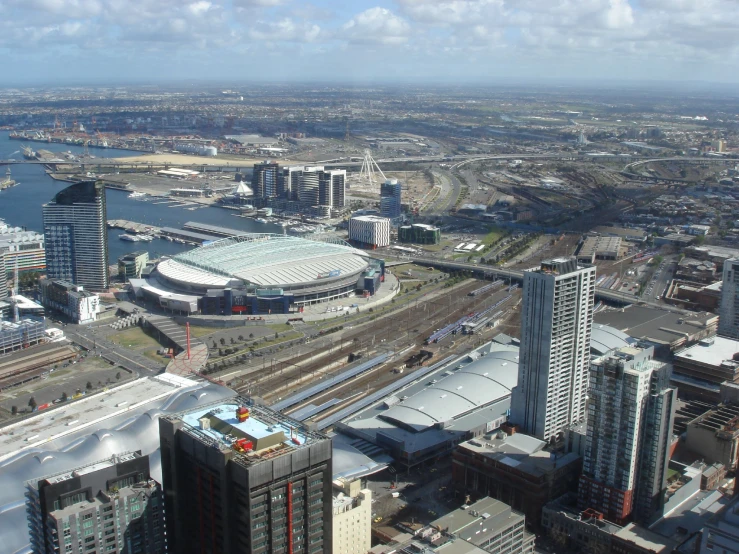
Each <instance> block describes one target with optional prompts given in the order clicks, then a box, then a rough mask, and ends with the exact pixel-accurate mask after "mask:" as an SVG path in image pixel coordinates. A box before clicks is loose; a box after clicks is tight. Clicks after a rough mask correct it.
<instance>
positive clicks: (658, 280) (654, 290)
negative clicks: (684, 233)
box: [642, 256, 677, 302]
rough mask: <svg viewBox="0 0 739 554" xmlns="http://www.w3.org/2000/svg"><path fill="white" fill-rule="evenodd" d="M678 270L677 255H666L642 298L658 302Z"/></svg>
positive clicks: (647, 284)
mask: <svg viewBox="0 0 739 554" xmlns="http://www.w3.org/2000/svg"><path fill="white" fill-rule="evenodd" d="M676 271H677V257H676V256H665V258H664V260H662V263H661V264H660V265H659V267H657V269H656V270H655V272H654V275H652V278H651V279H650V280H649V282H648V283H646V287H645V288H644V294H643V295H642V300H646V301H649V302H656V301H657V299H658V298H662V296H664V293H665V289H667V287H668V285H669V284H670V282H671V281H672V279H673V277H674V276H675V272H676Z"/></svg>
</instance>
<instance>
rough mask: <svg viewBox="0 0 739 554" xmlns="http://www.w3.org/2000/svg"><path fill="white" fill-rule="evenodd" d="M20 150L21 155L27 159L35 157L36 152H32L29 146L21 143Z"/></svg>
mask: <svg viewBox="0 0 739 554" xmlns="http://www.w3.org/2000/svg"><path fill="white" fill-rule="evenodd" d="M21 152H23V157H24V158H26V159H27V160H35V159H36V152H34V151H33V149H32V148H31V147H30V146H26V145H24V144H21Z"/></svg>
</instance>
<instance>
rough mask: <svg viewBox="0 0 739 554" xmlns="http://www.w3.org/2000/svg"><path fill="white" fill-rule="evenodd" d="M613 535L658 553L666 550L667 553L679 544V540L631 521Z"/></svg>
mask: <svg viewBox="0 0 739 554" xmlns="http://www.w3.org/2000/svg"><path fill="white" fill-rule="evenodd" d="M613 536H614V537H618V538H619V539H622V540H625V541H629V542H631V543H633V544H635V545H637V546H640V547H641V548H644V549H646V550H649V551H651V552H656V553H662V552H664V553H665V554H667V553H669V552H672V551H673V549H674V548H676V547H677V545H678V543H677V541H674V540H672V539H668V538H666V537H663V536H662V535H658V534H657V533H655V532H653V531H650V530H649V529H647V528H645V527H641V526H639V525H636V524H634V523H629V524H628V525H627V526H626V527H623V528H622V529H621V530H619V531H616V533H614V535H613Z"/></svg>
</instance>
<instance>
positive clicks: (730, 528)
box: [700, 494, 739, 554]
mask: <svg viewBox="0 0 739 554" xmlns="http://www.w3.org/2000/svg"><path fill="white" fill-rule="evenodd" d="M723 504H724V505H723V506H722V507H721V508H720V509H719V510H718V511H716V513H715V514H714V515H713V516H712V517H711V519H710V520H709V521H708V523H707V524H706V526H705V527H704V528H703V533H702V537H701V547H700V554H715V553H718V552H721V553H722V554H739V495H736V494H735V495H734V496H733V498H731V497H728V496H727V497H725V500H724V503H723Z"/></svg>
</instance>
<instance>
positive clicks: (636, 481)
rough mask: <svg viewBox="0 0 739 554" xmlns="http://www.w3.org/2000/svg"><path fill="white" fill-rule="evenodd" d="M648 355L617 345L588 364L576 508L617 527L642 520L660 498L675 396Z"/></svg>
mask: <svg viewBox="0 0 739 554" xmlns="http://www.w3.org/2000/svg"><path fill="white" fill-rule="evenodd" d="M653 355H654V349H653V348H652V347H649V348H643V349H642V348H635V347H631V346H628V347H623V348H620V349H619V350H616V351H613V352H610V353H608V354H606V355H605V356H602V357H600V358H597V359H596V360H593V362H592V364H591V366H590V386H589V401H588V402H589V403H588V422H587V437H586V441H585V456H584V460H583V474H582V477H581V478H580V487H579V494H578V503H579V506H580V508H581V509H586V508H593V509H594V510H597V511H598V512H601V513H602V514H603V515H604V516H605V517H606V519H608V520H610V521H614V522H616V523H618V524H623V523H625V522H626V521H628V520H629V519H630V518H631V516H632V515H633V516H634V518H636V519H637V520H640V521H646V520H647V519H649V518H650V517H651V516H652V515H653V514H654V513H655V511H656V510H658V509H659V508H660V507H661V506H662V504H663V499H664V493H665V490H666V486H667V465H668V462H669V455H668V453H669V447H670V443H671V440H670V439H671V437H672V422H673V417H674V404H675V402H676V400H677V391H676V390H675V389H671V388H669V381H670V368H669V366H668V365H667V364H665V363H662V362H657V361H655V360H653V359H652V356H653Z"/></svg>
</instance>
